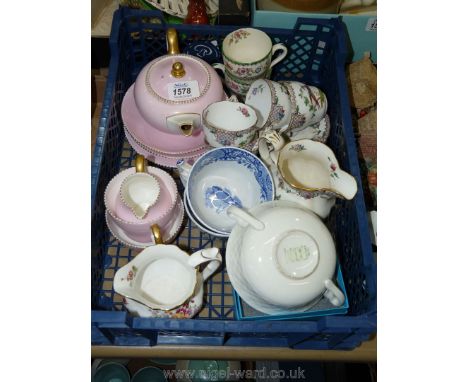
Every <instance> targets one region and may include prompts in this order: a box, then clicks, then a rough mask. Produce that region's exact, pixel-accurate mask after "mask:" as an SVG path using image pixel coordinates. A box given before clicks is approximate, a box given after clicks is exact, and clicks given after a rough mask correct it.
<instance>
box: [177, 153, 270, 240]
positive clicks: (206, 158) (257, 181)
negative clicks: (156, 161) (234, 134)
mask: <svg viewBox="0 0 468 382" xmlns="http://www.w3.org/2000/svg"><path fill="white" fill-rule="evenodd" d="M189 166H190V165H189V164H187V163H179V167H180V168H181V169H182V171H180V172H181V177H183V176H184V175H186V174H187V172H188V168H189ZM186 193H187V204H188V206H190V209H191V212H192V213H193V214H194V215H195V217H196V219H197V220H198V221H200V222H201V223H202V224H203V225H204V226H206V227H207V228H209V229H210V230H211V231H214V232H219V233H224V234H228V233H229V232H231V229H232V228H233V226H234V225H235V223H236V222H237V221H238V220H239V218H240V217H241V218H242V221H244V220H246V219H247V220H249V216H248V215H247V214H245V212H244V209H249V208H251V207H253V206H256V205H258V204H260V203H264V202H268V201H271V200H273V199H274V197H275V192H274V183H273V178H272V177H271V174H270V171H269V170H268V168H267V167H266V165H265V164H264V163H263V162H262V161H261V160H260V159H259V158H258V157H257V156H255V155H254V154H252V153H250V152H249V151H247V150H243V149H240V148H237V147H229V146H228V147H219V148H215V149H213V150H210V151H208V152H206V153H205V154H204V155H202V156H201V157H200V158H198V159H197V160H196V161H195V163H194V164H193V166H192V168H191V170H190V172H189V176H188V179H187V182H186ZM246 215H247V216H246ZM251 224H254V225H255V224H256V223H255V222H252V223H251ZM258 228H261V227H258Z"/></svg>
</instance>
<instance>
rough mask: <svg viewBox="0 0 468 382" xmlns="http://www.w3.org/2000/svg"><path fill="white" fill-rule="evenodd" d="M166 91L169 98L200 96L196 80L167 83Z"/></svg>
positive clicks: (178, 98)
mask: <svg viewBox="0 0 468 382" xmlns="http://www.w3.org/2000/svg"><path fill="white" fill-rule="evenodd" d="M167 92H168V94H169V99H171V100H180V99H190V98H195V97H198V96H200V89H199V88H198V81H196V80H193V81H179V82H173V83H171V84H168V85H167Z"/></svg>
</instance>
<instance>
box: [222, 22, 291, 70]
mask: <svg viewBox="0 0 468 382" xmlns="http://www.w3.org/2000/svg"><path fill="white" fill-rule="evenodd" d="M276 52H281V53H280V54H279V55H278V56H277V57H276V58H275V59H274V60H273V61H272V56H273V55H274V54H275V53H276ZM222 53H223V62H224V65H225V66H226V70H227V71H228V72H229V73H230V74H232V76H234V77H237V78H240V79H249V78H250V79H253V78H262V77H264V75H265V74H266V73H267V71H268V69H271V68H272V67H273V66H274V65H276V64H277V63H278V62H280V61H281V60H283V59H284V58H285V57H286V54H287V53H288V50H287V48H286V47H285V46H284V45H283V44H275V45H273V44H272V42H271V39H270V37H268V35H267V34H266V33H265V32H263V31H261V30H258V29H254V28H241V29H237V30H235V31H233V32H231V33H229V34H228V35H227V36H226V38H225V39H224V41H223V45H222Z"/></svg>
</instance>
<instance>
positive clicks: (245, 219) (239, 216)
mask: <svg viewBox="0 0 468 382" xmlns="http://www.w3.org/2000/svg"><path fill="white" fill-rule="evenodd" d="M226 212H227V214H228V216H230V217H232V218H233V219H235V220H236V221H237V222H238V223H239V224H240V225H241V226H242V227H247V226H248V225H251V226H252V227H253V228H255V229H256V230H257V231H261V230H263V229H264V228H265V223H263V222H262V221H260V220H258V219H257V218H255V217H253V216H252V215H251V214H249V213H248V212H246V211H244V210H243V209H242V208H239V207H236V206H229V208H228V209H227V211H226Z"/></svg>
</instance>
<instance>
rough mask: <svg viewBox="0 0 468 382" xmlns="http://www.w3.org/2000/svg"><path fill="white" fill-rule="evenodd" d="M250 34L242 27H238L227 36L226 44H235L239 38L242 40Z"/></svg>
mask: <svg viewBox="0 0 468 382" xmlns="http://www.w3.org/2000/svg"><path fill="white" fill-rule="evenodd" d="M248 36H250V32H247V31H246V30H244V29H239V30H237V31H235V32H234V33H233V34H231V36H229V40H228V44H229V45H232V43H234V44H237V43H238V42H239V41H240V40H243V39H245V38H247V37H248Z"/></svg>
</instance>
